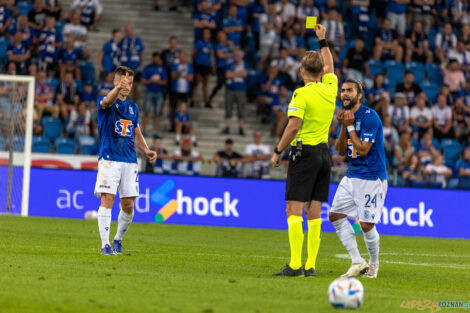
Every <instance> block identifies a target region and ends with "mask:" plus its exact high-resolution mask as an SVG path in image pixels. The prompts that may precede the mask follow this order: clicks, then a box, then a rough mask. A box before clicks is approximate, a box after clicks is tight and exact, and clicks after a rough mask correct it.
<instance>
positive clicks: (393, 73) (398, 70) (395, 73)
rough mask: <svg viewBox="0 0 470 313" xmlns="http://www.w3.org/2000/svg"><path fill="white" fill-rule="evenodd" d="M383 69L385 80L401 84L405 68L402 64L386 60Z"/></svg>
mask: <svg viewBox="0 0 470 313" xmlns="http://www.w3.org/2000/svg"><path fill="white" fill-rule="evenodd" d="M384 66H385V69H386V71H387V78H388V80H389V81H394V82H401V81H402V80H403V72H404V71H405V68H404V66H403V64H402V63H400V62H397V61H393V60H388V61H385V64H384Z"/></svg>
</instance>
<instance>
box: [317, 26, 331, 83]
mask: <svg viewBox="0 0 470 313" xmlns="http://www.w3.org/2000/svg"><path fill="white" fill-rule="evenodd" d="M315 33H316V34H317V37H318V40H320V42H323V43H325V42H324V41H322V40H326V29H325V27H324V26H323V25H321V24H317V25H315ZM320 53H321V56H322V57H323V62H324V65H323V75H325V74H328V73H334V72H335V68H334V63H333V56H332V55H331V51H330V48H329V47H328V44H326V45H325V44H320Z"/></svg>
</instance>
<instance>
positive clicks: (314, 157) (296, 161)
mask: <svg viewBox="0 0 470 313" xmlns="http://www.w3.org/2000/svg"><path fill="white" fill-rule="evenodd" d="M315 33H316V35H317V37H318V39H319V40H320V52H318V51H307V52H306V53H305V55H304V56H303V58H302V67H301V69H300V74H301V75H302V79H303V81H304V83H305V86H304V87H302V88H298V89H296V90H295V92H294V95H293V96H292V100H291V102H290V104H289V109H288V113H287V116H288V117H289V122H288V124H287V126H286V128H285V130H284V134H283V135H282V138H281V140H280V141H279V143H278V145H277V146H276V147H275V148H274V154H273V157H272V159H271V161H272V164H273V166H275V167H278V166H279V165H280V162H279V158H280V155H281V152H282V150H284V149H285V148H286V147H287V146H288V145H289V143H290V144H291V153H290V158H289V168H288V170H287V182H286V214H287V224H288V229H289V231H288V232H289V243H290V252H291V256H290V263H289V264H287V265H286V266H285V268H283V269H282V271H281V272H280V273H277V274H274V276H302V275H305V276H306V277H308V276H315V262H316V259H317V254H318V249H319V247H320V232H321V218H320V211H321V203H322V201H328V193H329V184H330V172H331V157H330V152H329V150H328V131H329V128H330V124H331V121H332V119H333V113H334V111H335V102H336V94H337V93H338V78H337V77H336V75H335V74H334V67H333V57H332V56H331V53H330V50H329V48H328V44H327V42H326V39H325V33H326V30H325V27H323V26H322V25H320V24H317V25H316V26H315ZM304 207H305V213H306V216H307V222H308V242H307V251H308V259H307V263H306V264H305V267H303V266H302V245H303V240H304V234H303V228H302V222H303V219H302V211H303V208H304Z"/></svg>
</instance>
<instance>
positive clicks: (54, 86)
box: [46, 77, 60, 98]
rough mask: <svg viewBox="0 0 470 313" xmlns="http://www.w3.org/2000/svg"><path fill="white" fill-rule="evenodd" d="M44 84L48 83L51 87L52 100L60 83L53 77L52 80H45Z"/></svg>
mask: <svg viewBox="0 0 470 313" xmlns="http://www.w3.org/2000/svg"><path fill="white" fill-rule="evenodd" d="M46 83H48V84H50V85H51V87H52V92H53V93H54V98H55V96H56V91H57V86H59V84H60V81H59V80H58V79H57V78H55V77H53V78H48V79H47V80H46Z"/></svg>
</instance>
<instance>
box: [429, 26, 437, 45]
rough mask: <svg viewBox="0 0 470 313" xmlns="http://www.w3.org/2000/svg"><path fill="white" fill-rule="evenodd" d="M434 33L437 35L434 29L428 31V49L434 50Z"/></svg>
mask: <svg viewBox="0 0 470 313" xmlns="http://www.w3.org/2000/svg"><path fill="white" fill-rule="evenodd" d="M436 33H437V30H436V29H435V28H434V27H431V28H430V29H429V34H428V42H429V48H430V49H434V45H435V42H436Z"/></svg>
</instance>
